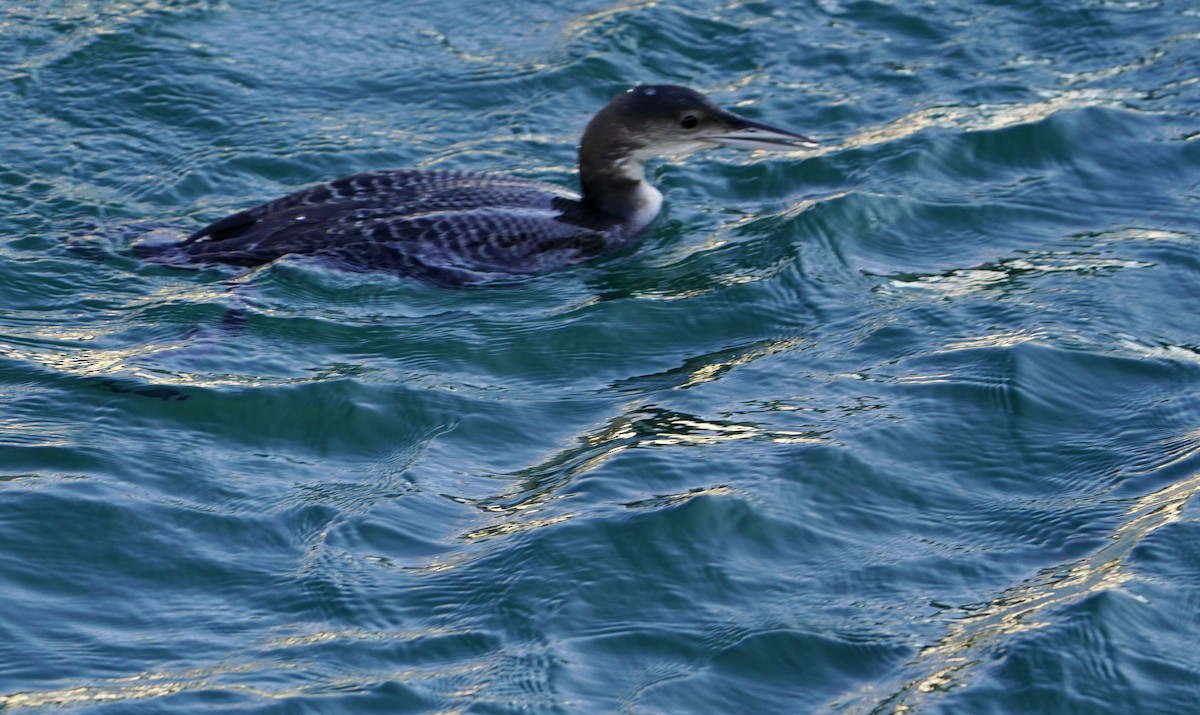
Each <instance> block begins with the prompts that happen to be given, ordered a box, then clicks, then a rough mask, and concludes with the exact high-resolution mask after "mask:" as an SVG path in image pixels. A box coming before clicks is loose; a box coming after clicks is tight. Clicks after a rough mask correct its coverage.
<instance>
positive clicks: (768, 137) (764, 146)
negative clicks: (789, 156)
mask: <svg viewBox="0 0 1200 715" xmlns="http://www.w3.org/2000/svg"><path fill="white" fill-rule="evenodd" d="M726 119H728V121H729V128H728V129H721V130H718V131H717V132H714V133H713V134H710V135H708V136H706V137H705V139H706V140H708V141H711V142H715V143H717V144H720V145H721V146H727V147H732V148H734V149H759V150H763V151H787V150H789V149H812V148H814V147H817V146H820V144H818V143H817V142H815V141H813V140H812V139H809V138H808V137H806V136H801V135H799V134H796V133H795V132H789V131H787V130H786V129H778V128H776V127H771V126H767V125H766V124H760V123H758V122H752V121H750V120H749V119H744V118H742V117H739V116H737V115H736V114H727V115H726Z"/></svg>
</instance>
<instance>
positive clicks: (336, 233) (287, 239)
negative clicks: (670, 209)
mask: <svg viewBox="0 0 1200 715" xmlns="http://www.w3.org/2000/svg"><path fill="white" fill-rule="evenodd" d="M720 146H727V147H734V148H738V149H761V150H787V149H796V148H812V147H815V146H817V142H815V141H813V140H812V139H808V138H806V137H803V136H801V135H799V134H795V133H792V132H789V131H786V130H783V129H777V128H774V127H770V126H767V125H765V124H759V123H758V122H753V121H750V120H749V119H745V118H743V117H739V116H737V115H735V114H732V113H730V112H727V111H725V110H723V109H720V108H718V107H716V106H715V105H713V104H712V103H711V102H709V101H708V99H706V98H705V97H704V96H703V95H702V94H700V93H699V92H696V91H694V90H691V89H688V88H686V87H679V86H674V85H642V86H637V87H633V88H631V89H629V90H627V91H625V92H624V93H622V94H620V95H618V96H617V97H616V98H615V99H613V100H612V101H611V102H609V104H608V105H606V106H605V107H604V108H603V109H601V110H600V111H599V112H598V113H597V114H596V115H595V116H594V117H593V118H592V120H591V121H590V122H589V123H588V125H587V128H586V129H585V130H584V133H583V139H582V141H581V142H580V145H579V178H580V189H581V191H580V192H579V193H578V194H576V193H574V192H572V191H569V190H567V189H565V188H562V187H559V186H556V185H554V184H547V183H544V182H540V181H532V180H527V179H519V178H511V177H505V176H500V175H495V174H487V173H477V172H469V171H454V170H390V171H368V172H364V173H361V174H354V175H352V176H347V177H344V178H341V179H336V180H334V181H330V182H327V183H323V184H318V185H316V186H312V187H310V188H307V189H304V190H302V191H298V192H296V193H294V194H291V195H288V196H284V197H283V198H279V199H276V200H274V201H270V202H268V203H265V204H262V205H260V206H256V207H254V208H249V209H245V210H243V211H239V212H237V213H235V214H232V215H230V216H227V217H225V218H223V219H221V220H219V221H217V222H215V223H212V224H210V225H208V226H205V227H204V228H202V229H200V230H199V231H196V232H195V233H193V234H191V235H190V236H188V237H187V238H186V239H184V240H183V241H181V242H179V243H175V244H173V245H171V246H167V247H162V246H159V247H151V246H146V247H144V250H142V251H141V252H142V253H143V254H144V255H147V256H148V257H150V258H152V259H155V258H156V259H157V260H160V261H163V262H167V263H176V262H179V261H182V262H183V263H184V264H187V265H195V264H210V263H224V264H232V265H238V266H257V265H262V264H265V263H269V262H271V261H274V260H276V259H278V258H281V257H283V256H287V255H321V256H325V257H329V258H331V259H333V260H334V261H336V262H337V263H338V264H340V265H342V266H343V267H345V268H349V269H352V270H383V271H390V272H393V273H399V274H402V275H406V276H412V277H417V278H421V279H424V280H427V281H429V282H433V283H437V284H443V285H463V284H470V283H479V282H482V281H487V280H494V279H503V278H511V277H516V276H522V275H530V274H537V273H545V272H547V271H552V270H555V269H559V268H565V267H568V266H572V265H575V264H578V263H582V262H584V261H589V260H592V259H595V258H597V257H600V256H603V255H605V254H608V253H611V252H613V251H615V250H618V249H620V248H622V247H624V246H626V245H628V244H629V243H631V241H632V239H633V238H634V237H636V236H637V235H638V234H639V233H640V232H641V231H642V230H643V229H645V228H646V227H647V226H648V225H649V224H650V222H651V221H653V220H654V218H655V217H656V216H657V215H658V212H659V209H660V207H661V206H662V194H661V193H660V192H659V191H658V190H657V189H655V188H654V187H653V186H651V185H650V184H649V183H647V181H646V177H645V165H646V162H647V161H648V160H649V159H651V158H653V157H655V156H661V155H669V154H681V153H687V152H691V151H696V150H699V149H709V148H716V147H720ZM164 248H165V250H164Z"/></svg>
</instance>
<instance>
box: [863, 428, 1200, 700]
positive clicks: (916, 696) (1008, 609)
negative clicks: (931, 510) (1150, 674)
mask: <svg viewBox="0 0 1200 715" xmlns="http://www.w3.org/2000/svg"><path fill="white" fill-rule="evenodd" d="M1197 454H1200V441H1195V440H1194V441H1193V442H1192V447H1191V449H1190V450H1189V451H1187V452H1186V453H1184V454H1180V455H1174V458H1173V459H1172V460H1171V461H1170V462H1168V463H1166V464H1162V465H1160V467H1159V469H1160V470H1161V469H1167V468H1169V467H1170V466H1171V465H1173V464H1176V463H1179V462H1181V461H1183V460H1187V459H1191V458H1193V457H1195V456H1196V455H1197ZM1197 493H1200V473H1198V474H1193V475H1192V476H1190V477H1188V478H1186V479H1183V480H1180V481H1178V482H1175V483H1173V484H1169V485H1167V486H1166V487H1163V488H1162V489H1159V490H1157V491H1155V492H1153V493H1151V494H1147V495H1146V496H1143V497H1140V498H1137V499H1133V500H1130V502H1131V503H1130V504H1129V506H1128V507H1127V508H1126V510H1125V516H1124V520H1123V521H1122V523H1121V524H1119V525H1118V526H1117V528H1116V529H1114V530H1113V532H1112V533H1111V534H1110V535H1109V537H1108V543H1107V544H1105V545H1104V546H1102V547H1101V548H1099V549H1097V550H1096V551H1094V552H1092V553H1091V554H1089V555H1088V556H1086V557H1084V558H1082V559H1078V560H1076V561H1072V562H1070V563H1065V564H1061V565H1058V566H1052V567H1048V568H1045V569H1042V570H1041V571H1039V572H1038V573H1037V574H1036V575H1034V576H1032V577H1030V578H1029V579H1027V580H1026V581H1024V582H1023V583H1020V584H1018V585H1017V586H1014V587H1013V588H1011V589H1006V590H1005V591H1004V592H1002V593H1000V594H997V595H996V596H995V597H994V598H993V599H992V600H990V601H988V602H986V603H981V604H967V605H963V606H961V607H960V608H959V610H962V611H964V612H966V614H967V615H964V616H962V617H961V618H959V619H957V620H955V621H953V622H951V623H950V627H949V629H948V631H947V632H946V634H945V635H944V636H942V638H941V639H940V640H938V641H937V642H936V643H934V644H933V645H929V646H926V647H924V648H922V649H921V651H920V652H919V653H918V655H917V657H916V658H914V659H913V660H912V661H910V662H908V663H906V664H905V665H904V668H903V671H904V680H903V682H901V683H898V684H897V686H896V690H895V692H893V693H891V694H887V695H882V693H883V692H884V691H885V689H884V688H881V687H880V686H879V685H873V686H872V687H871V688H870V689H869V692H862V693H859V694H857V695H856V696H854V697H850V698H846V699H844V700H842V701H841V703H840V707H839V710H841V711H844V712H861V713H879V714H881V715H882V714H884V713H888V714H893V713H894V714H895V715H902V714H903V713H910V712H919V711H921V708H922V706H925V705H927V704H928V703H926V700H927V698H929V697H930V696H934V695H938V694H944V693H946V692H949V691H950V690H953V689H956V688H963V687H966V686H967V685H968V684H969V683H970V680H971V678H972V677H973V676H974V674H975V671H976V670H978V669H979V668H980V667H986V666H987V664H989V663H991V662H993V661H994V660H995V659H996V657H997V654H998V652H999V651H1000V650H1001V649H1002V648H1004V647H1006V646H1008V645H1009V644H1011V643H1012V638H1013V637H1014V636H1016V635H1019V634H1021V633H1024V632H1027V631H1030V630H1034V629H1038V628H1044V627H1046V626H1049V625H1051V624H1053V623H1055V622H1056V621H1057V620H1058V619H1059V618H1060V617H1062V616H1063V615H1064V611H1065V610H1066V609H1067V608H1069V607H1070V606H1072V605H1073V604H1076V603H1079V602H1080V601H1082V600H1084V599H1086V598H1089V597H1091V596H1094V595H1096V594H1099V593H1102V592H1105V591H1118V590H1120V589H1121V586H1122V585H1124V584H1125V583H1127V582H1129V581H1130V580H1132V579H1134V578H1135V577H1136V575H1135V574H1134V573H1133V571H1132V570H1131V569H1130V568H1128V566H1127V564H1126V561H1127V560H1128V558H1129V555H1130V554H1131V553H1132V552H1133V550H1134V549H1136V548H1137V547H1138V546H1139V545H1140V544H1141V543H1142V542H1143V541H1145V539H1146V538H1147V537H1148V536H1150V535H1151V534H1153V533H1154V532H1155V531H1157V530H1159V529H1161V528H1162V527H1164V526H1167V525H1169V524H1172V523H1174V522H1176V521H1178V520H1179V519H1180V518H1181V517H1182V516H1183V511H1184V508H1185V507H1186V506H1187V505H1188V504H1189V503H1190V502H1191V501H1192V500H1193V499H1194V498H1195V497H1196V495H1197ZM1125 595H1126V596H1127V597H1130V598H1137V597H1136V596H1133V595H1132V594H1128V593H1126V594H1125Z"/></svg>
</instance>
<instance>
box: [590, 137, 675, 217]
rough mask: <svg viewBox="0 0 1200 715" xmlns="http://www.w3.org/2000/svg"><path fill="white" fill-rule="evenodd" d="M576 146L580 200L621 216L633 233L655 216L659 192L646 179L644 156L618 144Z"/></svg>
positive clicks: (607, 212) (660, 206)
mask: <svg viewBox="0 0 1200 715" xmlns="http://www.w3.org/2000/svg"><path fill="white" fill-rule="evenodd" d="M588 139H589V137H588V136H586V135H585V136H584V143H583V144H582V145H581V146H580V148H579V183H580V188H581V192H580V193H581V194H582V195H583V203H584V204H586V205H588V206H591V207H592V208H594V209H597V210H599V211H603V212H604V213H606V214H608V215H610V216H614V217H616V218H617V219H620V221H621V223H622V224H623V225H624V226H625V230H626V231H628V232H630V233H636V232H638V231H641V230H642V229H643V228H645V227H646V226H647V225H648V224H649V223H650V222H651V221H653V220H654V218H655V217H656V216H658V211H659V209H660V208H662V200H663V196H662V193H661V192H659V190H658V189H656V188H654V187H653V186H651V185H650V184H649V183H648V182H647V181H646V159H648V158H649V157H644V156H640V155H639V153H638V152H637V151H636V150H630V149H628V148H625V147H622V146H620V145H617V146H613V147H597V146H594V145H592V144H589V142H588Z"/></svg>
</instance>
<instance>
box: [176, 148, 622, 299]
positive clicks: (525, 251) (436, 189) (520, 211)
mask: <svg viewBox="0 0 1200 715" xmlns="http://www.w3.org/2000/svg"><path fill="white" fill-rule="evenodd" d="M624 238H626V237H625V235H624V232H623V231H621V230H620V221H618V220H616V219H615V218H613V217H609V216H605V215H602V214H600V213H599V212H592V211H588V210H587V209H586V207H585V206H583V205H582V204H580V203H579V196H578V195H577V194H574V193H572V192H570V191H567V190H565V189H563V188H561V187H558V186H555V185H553V184H546V183H542V182H538V181H529V180H524V179H513V178H508V177H503V176H498V175H493V174H482V173H473V172H462V171H416V170H404V171H371V172H366V173H362V174H355V175H354V176H348V177H345V178H342V179H337V180H336V181H331V182H328V183H324V184H318V185H316V186H313V187H310V188H307V189H304V190H303V191H298V192H296V193H294V194H290V195H288V196H285V197H283V198H280V199H276V200H275V201H271V202H268V203H265V204H262V205H260V206H256V207H254V208H251V209H246V210H244V211H239V212H238V213H235V214H233V215H231V216H228V217H226V218H224V219H222V220H220V221H217V222H216V223H213V224H211V225H209V226H206V227H205V228H202V229H201V230H199V231H197V232H196V233H194V234H192V235H191V236H189V237H188V239H187V240H186V241H184V242H183V243H182V244H180V245H179V246H178V248H179V249H180V251H182V252H183V253H184V254H185V255H186V257H187V258H188V259H190V260H191V261H195V262H215V263H230V264H234V265H245V266H254V265H260V264H263V263H268V262H270V261H273V260H275V259H277V258H280V257H282V256H285V255H289V254H321V255H323V256H327V257H329V258H330V259H332V260H335V261H336V262H338V263H340V264H342V265H344V266H346V267H348V268H352V269H359V270H387V271H392V272H395V273H399V274H402V275H411V276H414V277H419V278H424V279H426V280H430V281H433V282H437V283H448V284H460V283H472V282H477V281H481V280H487V279H490V278H502V277H505V276H512V275H522V274H529V273H542V272H545V271H550V270H555V269H558V268H565V267H567V266H570V265H574V264H576V263H580V262H582V261H586V260H589V259H592V258H595V257H596V256H598V255H601V254H603V253H606V252H608V251H610V250H613V249H614V248H616V247H617V246H618V245H619V244H620V243H622V241H623V239H624Z"/></svg>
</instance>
